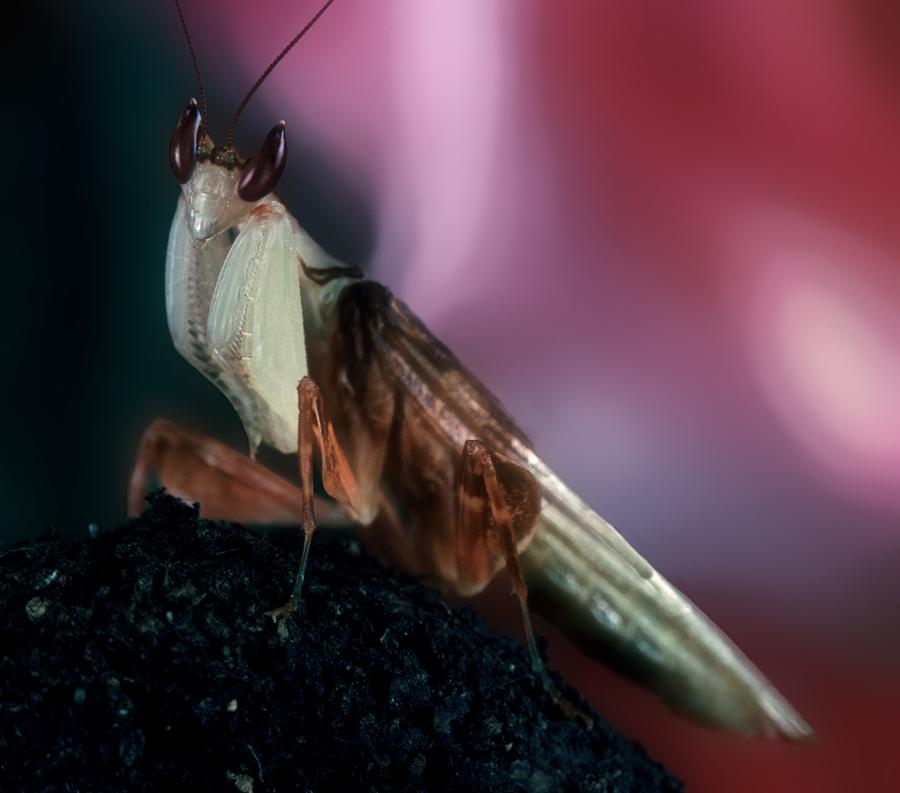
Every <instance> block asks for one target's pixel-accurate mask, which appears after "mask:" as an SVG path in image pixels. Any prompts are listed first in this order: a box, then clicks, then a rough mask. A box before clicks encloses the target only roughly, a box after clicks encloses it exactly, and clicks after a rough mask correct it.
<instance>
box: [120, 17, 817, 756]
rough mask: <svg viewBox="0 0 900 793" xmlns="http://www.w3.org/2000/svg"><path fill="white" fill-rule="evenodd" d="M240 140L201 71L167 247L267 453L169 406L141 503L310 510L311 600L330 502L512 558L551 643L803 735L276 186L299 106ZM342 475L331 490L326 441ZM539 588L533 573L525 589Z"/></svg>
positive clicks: (487, 571)
mask: <svg viewBox="0 0 900 793" xmlns="http://www.w3.org/2000/svg"><path fill="white" fill-rule="evenodd" d="M332 2H333V0H328V2H326V3H325V5H324V6H322V8H321V9H319V11H318V13H317V14H316V15H315V16H314V17H313V19H312V20H311V21H310V22H309V23H308V24H307V25H306V26H305V27H304V28H303V29H302V30H301V31H300V33H299V34H298V35H297V36H295V37H294V39H293V40H292V41H291V42H290V43H289V44H288V45H287V46H286V47H285V48H284V50H282V52H281V53H280V54H279V55H278V56H277V57H276V58H275V60H274V61H273V62H272V64H271V65H270V66H269V67H268V68H267V69H266V70H265V72H264V73H263V74H262V76H261V77H260V78H259V80H257V82H256V83H255V84H254V86H253V87H252V88H251V90H250V92H249V93H248V94H247V96H246V97H245V98H244V101H243V102H242V103H241V105H240V107H239V109H238V111H237V113H236V114H235V116H234V118H233V120H232V123H231V126H230V127H229V129H228V132H227V136H226V141H225V144H224V145H223V146H216V145H215V144H214V143H213V140H212V138H211V136H210V133H209V130H208V127H207V120H208V118H207V110H206V100H205V92H204V87H203V82H202V79H201V78H200V70H199V66H198V62H197V58H196V55H195V53H194V48H193V45H192V43H191V39H190V35H189V32H188V28H187V25H186V23H185V19H184V15H183V13H182V9H181V7H180V4H179V2H178V0H176V7H177V10H178V14H179V18H180V20H181V24H182V27H183V29H184V33H185V36H186V39H187V43H188V47H189V49H190V53H191V57H192V60H193V63H194V68H195V72H196V75H197V78H198V83H199V87H200V103H199V104H198V103H197V102H196V101H194V100H191V102H190V104H189V105H188V107H187V109H186V110H185V111H184V113H183V114H182V116H181V118H180V120H179V121H178V124H177V126H176V129H175V132H174V134H173V136H172V140H171V144H170V163H171V166H172V170H173V172H174V174H175V176H176V178H177V179H178V181H179V182H180V183H181V190H182V192H181V196H180V197H179V200H178V207H177V209H176V211H175V217H174V219H173V222H172V226H171V231H170V236H169V244H168V251H167V254H166V289H165V293H166V308H167V316H168V324H169V329H170V331H171V335H172V339H173V341H174V344H175V347H176V349H177V350H178V351H179V352H180V353H181V355H182V356H184V357H185V358H186V359H187V360H188V361H189V362H190V363H191V364H192V365H193V366H194V367H195V368H196V369H198V370H199V371H200V372H201V373H202V374H204V375H205V376H206V377H207V378H209V379H210V380H211V381H212V382H213V383H214V384H215V385H216V386H218V388H219V389H220V390H221V391H222V392H223V393H224V394H225V395H226V396H227V397H228V399H229V400H230V401H231V403H232V404H233V406H234V407H235V409H236V410H237V413H238V415H239V416H240V419H241V421H242V423H243V425H244V428H245V430H246V433H247V437H248V440H249V445H250V455H249V456H245V455H242V454H239V453H238V452H236V451H235V450H233V449H231V448H229V447H227V446H225V445H224V444H222V443H220V442H218V441H216V440H214V439H213V438H210V437H207V436H203V435H200V434H199V433H196V432H194V431H192V430H189V429H186V428H183V427H179V426H177V425H175V424H172V423H171V422H167V421H164V420H157V421H156V422H154V423H153V424H152V425H151V426H150V427H149V428H148V429H147V431H146V432H145V434H144V436H143V438H142V440H141V444H140V448H139V451H138V457H137V462H136V464H135V468H134V472H133V474H132V480H131V484H130V492H129V510H130V511H131V512H132V513H135V512H137V511H139V510H140V506H141V502H142V497H143V493H144V490H145V488H146V484H147V479H148V476H149V473H150V471H151V470H152V471H155V473H156V475H157V477H158V479H159V481H160V482H161V483H162V484H164V485H165V486H167V487H168V488H169V489H170V490H171V491H172V492H174V493H175V494H177V495H180V496H181V497H183V498H186V499H189V500H196V501H199V502H200V503H201V505H202V508H203V510H204V513H205V514H206V515H208V516H210V517H223V518H229V519H232V520H238V521H243V522H251V523H279V522H282V523H284V522H298V521H299V522H301V523H302V525H303V528H304V531H305V542H304V547H303V554H302V559H301V561H300V567H299V572H298V574H297V577H296V583H295V586H294V590H293V593H292V594H291V596H290V598H289V600H288V602H287V603H286V604H285V605H284V606H282V607H280V608H278V609H275V610H274V612H273V615H274V616H275V617H277V618H283V617H286V616H287V615H289V614H290V612H291V611H292V610H293V608H294V607H295V605H296V603H297V601H298V599H299V598H300V597H301V593H302V585H303V578H304V572H305V568H306V560H307V557H308V554H309V551H310V543H311V540H312V537H313V532H314V528H315V525H316V516H317V515H318V517H319V519H320V520H323V519H324V521H323V522H332V521H337V520H340V518H341V517H343V518H344V519H348V518H349V519H350V520H352V521H353V522H355V523H356V524H357V525H358V526H359V531H360V534H361V535H362V537H363V539H364V540H365V541H366V542H367V545H368V546H369V547H370V548H372V549H373V550H374V551H375V552H376V553H377V554H378V555H380V556H381V557H382V558H384V559H387V560H388V561H390V562H391V563H392V564H394V565H395V566H397V567H399V568H401V569H402V570H405V571H407V572H411V573H416V574H424V575H427V576H428V577H430V579H431V580H432V581H434V582H435V583H436V584H437V585H438V586H440V587H442V588H443V589H445V590H449V591H452V592H455V593H458V594H461V595H471V594H474V593H476V592H479V591H481V590H482V589H483V588H484V587H485V586H486V585H487V583H488V582H489V581H490V580H491V579H492V578H493V577H494V576H495V575H496V574H497V573H498V572H499V571H500V570H501V569H502V568H504V567H505V568H506V569H507V570H508V572H509V574H510V577H511V579H512V582H513V591H514V593H515V594H516V595H517V597H518V600H519V603H520V606H521V611H522V616H523V619H524V622H525V626H526V636H527V640H528V643H529V648H530V650H531V653H532V657H533V658H536V660H537V663H538V665H539V663H540V662H539V656H538V654H537V650H536V648H535V645H534V639H533V634H532V631H531V627H530V617H529V606H528V603H529V601H528V599H527V596H528V592H529V591H530V593H531V596H532V597H531V601H532V605H533V606H534V608H535V610H536V611H538V612H539V613H543V614H544V615H545V616H547V617H548V619H550V620H551V621H552V622H554V623H556V624H557V625H559V626H560V627H561V628H562V629H563V630H564V631H565V632H566V633H568V634H569V635H570V636H571V637H572V638H573V639H574V640H575V641H576V642H577V643H578V644H579V645H580V646H581V647H582V648H584V649H585V650H586V651H587V652H588V653H589V654H591V655H593V656H594V657H597V658H599V659H602V660H604V661H606V662H607V663H609V664H610V665H612V666H613V667H614V668H616V669H618V670H619V671H622V672H624V673H625V674H627V675H628V676H630V677H633V678H635V679H637V680H639V682H641V683H643V684H644V685H646V686H647V687H648V688H650V689H652V690H654V691H655V692H656V693H657V694H659V695H660V696H661V697H662V699H664V700H665V701H666V702H667V703H668V704H669V705H671V706H672V707H674V708H675V709H676V710H678V711H679V712H681V713H683V714H685V715H687V716H689V717H691V718H693V719H694V720H696V721H699V722H701V723H704V724H706V725H708V726H712V727H715V728H719V729H723V730H728V731H733V732H737V733H742V734H745V735H759V736H768V737H782V738H786V739H789V740H804V739H807V738H809V737H810V736H811V734H812V731H811V730H810V728H809V726H808V725H807V724H806V722H805V721H804V720H803V719H802V718H801V717H800V716H799V714H798V713H797V712H796V711H795V710H794V709H793V708H792V707H791V706H790V704H789V703H788V702H787V701H786V700H785V699H784V698H783V697H782V696H781V695H780V694H779V693H778V692H777V691H776V690H775V689H774V687H773V686H772V685H771V684H770V683H769V682H768V681H767V680H766V679H765V678H764V677H763V676H762V674H761V673H760V672H759V671H758V670H757V669H756V668H755V667H754V666H753V665H752V664H751V663H750V662H749V661H748V660H747V659H746V657H745V656H744V655H743V654H742V653H741V652H740V651H739V650H738V649H737V648H736V647H735V646H734V645H733V644H732V643H731V642H730V641H729V640H728V638H727V637H726V636H725V635H724V634H723V633H722V632H721V631H719V630H718V629H717V628H716V627H715V626H714V625H713V624H712V622H711V621H710V620H709V619H708V618H707V617H706V616H705V615H704V614H703V613H702V612H700V610H699V609H697V608H696V607H695V606H694V605H693V604H692V603H691V602H690V601H688V599H687V598H686V597H684V595H682V594H681V593H680V592H678V590H676V589H675V588H674V587H673V586H672V585H671V584H669V583H668V582H667V581H666V580H665V579H664V578H663V577H662V575H660V573H658V572H657V571H656V570H655V569H654V568H653V567H652V566H651V565H650V564H649V563H648V562H647V561H645V560H644V559H643V558H642V557H641V556H640V555H639V554H638V553H637V552H636V551H635V550H634V549H633V548H632V547H631V546H630V545H629V544H628V543H627V542H626V541H625V539H624V538H623V537H622V536H621V535H620V534H619V533H618V532H617V531H616V530H615V529H614V528H613V527H612V526H611V525H610V524H609V523H607V522H606V521H605V520H603V518H601V517H600V516H599V515H598V514H597V513H595V512H594V511H593V510H592V509H591V508H590V507H588V506H587V505H586V504H585V503H584V502H583V501H582V500H581V499H580V498H579V497H578V496H577V495H576V494H575V493H574V492H572V490H570V489H569V488H568V487H567V486H566V484H565V483H564V482H563V481H562V480H561V479H560V478H559V477H558V476H557V475H556V474H554V472H553V471H552V470H551V469H550V468H549V467H548V466H547V465H546V464H545V463H544V462H543V460H542V459H541V458H540V457H539V456H538V455H537V454H536V452H535V451H534V449H533V447H532V444H531V442H530V441H529V440H528V438H527V437H526V435H525V434H524V432H522V430H521V429H519V427H518V426H517V425H516V423H515V422H514V421H513V419H512V418H511V417H510V416H509V415H508V414H507V413H506V411H505V410H504V409H503V407H502V406H501V405H500V403H499V402H498V400H497V399H496V398H495V397H494V396H493V395H492V394H491V393H490V392H489V391H488V390H487V389H486V388H485V387H484V386H482V385H481V384H480V383H479V382H478V381H477V380H476V379H475V377H474V376H473V375H472V374H470V373H469V372H468V371H467V370H466V369H465V368H464V367H463V366H462V365H461V364H460V363H459V361H458V360H457V359H456V357H455V356H454V355H453V353H452V352H450V350H448V349H447V348H446V347H445V346H444V345H443V344H442V343H441V342H440V341H438V340H437V339H436V338H435V337H434V336H433V335H432V334H431V333H430V332H429V331H428V329H427V328H426V327H425V326H424V325H423V324H422V322H421V321H420V320H419V319H418V318H417V317H416V316H415V315H414V314H413V313H412V312H411V311H410V310H409V309H408V308H407V307H406V306H405V305H403V304H402V303H401V302H399V301H398V300H396V299H395V298H394V297H393V296H392V295H391V293H390V292H389V291H388V289H387V288H386V287H384V286H382V285H381V284H378V283H376V282H374V281H370V280H366V279H365V278H363V277H362V273H361V272H360V271H359V270H358V269H357V268H356V267H353V266H350V265H347V264H344V263H342V262H339V261H337V260H335V259H333V258H332V257H331V256H329V255H328V254H327V253H326V252H325V251H323V250H322V249H321V248H320V247H319V246H318V245H317V244H316V242H315V241H314V240H313V239H312V238H311V237H310V236H309V234H307V232H306V231H304V229H303V228H302V227H301V226H300V224H299V223H298V222H297V220H296V219H295V218H294V217H293V216H292V215H291V214H290V212H288V210H287V209H286V208H285V207H284V205H283V204H281V203H280V202H279V201H278V199H277V198H276V197H275V195H274V194H273V193H272V190H273V189H274V188H275V186H276V184H277V183H278V180H279V178H280V177H281V175H282V173H283V171H284V168H285V163H286V157H287V138H286V127H285V124H284V122H279V124H277V125H276V126H275V127H274V128H273V129H272V130H271V131H270V132H269V133H268V135H267V136H266V137H265V139H264V141H263V144H262V146H261V148H260V149H259V152H258V153H257V154H256V156H254V157H253V158H250V159H248V160H244V159H242V158H241V157H240V156H239V154H238V152H237V150H236V148H235V146H234V140H233V135H234V127H235V124H236V123H237V120H238V118H239V117H240V115H241V112H242V111H243V109H244V107H245V106H246V104H247V102H248V101H249V100H250V98H251V97H252V95H253V94H254V92H255V91H256V89H257V88H258V87H259V85H260V84H261V83H262V81H263V80H264V79H265V77H266V76H268V74H269V73H270V72H271V70H272V69H273V68H274V67H275V66H276V65H277V64H278V63H279V62H280V60H281V59H282V58H283V57H284V56H285V55H286V54H287V52H288V51H289V50H290V49H291V48H292V47H293V46H294V45H295V44H296V43H297V41H299V39H300V38H302V37H303V36H304V35H305V34H306V32H307V31H308V30H309V29H310V28H311V27H312V25H313V24H314V23H315V22H316V21H317V20H318V19H319V17H321V16H322V14H323V13H324V12H325V10H326V9H327V8H328V7H329V6H330V5H331V3H332ZM263 443H264V444H267V445H269V446H271V447H273V448H275V449H277V450H278V451H280V452H284V453H288V454H292V455H293V454H296V455H297V458H298V464H299V475H300V487H299V488H297V487H295V486H293V485H292V484H290V483H289V482H287V481H286V480H285V479H282V478H281V477H279V476H277V475H276V474H274V473H273V472H271V471H270V470H269V469H267V468H265V467H264V466H262V465H261V464H259V463H258V462H256V460H255V452H256V450H257V448H258V447H259V446H260V444H263ZM315 451H318V454H319V458H320V461H321V470H322V479H323V485H324V488H325V491H326V492H327V493H328V494H329V495H330V496H331V497H332V498H333V499H334V501H335V502H337V504H336V505H335V504H334V503H331V504H329V503H328V502H326V501H324V500H322V499H320V498H318V497H317V496H315V495H314V494H313V485H312V471H313V456H314V452H315ZM526 582H527V584H526Z"/></svg>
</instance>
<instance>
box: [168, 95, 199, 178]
mask: <svg viewBox="0 0 900 793" xmlns="http://www.w3.org/2000/svg"><path fill="white" fill-rule="evenodd" d="M199 135H200V108H198V107H197V100H196V99H191V101H190V102H188V106H187V107H186V108H185V111H184V113H182V114H181V118H179V119H178V123H177V124H176V125H175V131H174V132H173V133H172V139H171V140H170V141H169V165H171V166H172V173H174V174H175V178H176V179H177V180H178V182H179V183H180V184H184V183H185V182H186V181H187V180H188V179H190V178H191V174H192V173H193V172H194V165H195V164H196V162H197V144H198V142H199Z"/></svg>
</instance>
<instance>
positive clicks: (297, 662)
mask: <svg viewBox="0 0 900 793" xmlns="http://www.w3.org/2000/svg"><path fill="white" fill-rule="evenodd" d="M151 502H152V503H151V508H150V509H149V510H148V511H147V512H146V513H145V514H144V515H143V516H142V517H141V518H140V519H139V520H137V521H134V522H132V523H130V524H128V525H127V526H125V527H123V528H121V529H118V530H116V531H113V532H110V533H108V534H103V535H101V536H99V537H97V538H95V539H86V540H84V541H81V542H75V543H69V542H65V541H63V540H61V539H59V538H57V537H54V536H46V537H43V538H42V539H40V540H38V541H36V542H32V543H24V544H20V545H18V546H14V547H11V548H7V549H5V551H3V552H2V555H0V636H2V641H0V643H2V646H3V650H2V655H0V789H2V790H10V791H12V790H14V791H28V790H40V791H57V790H59V791H63V790H65V791H92V792H95V793H96V792H99V791H121V790H133V789H135V790H163V789H169V790H172V789H174V790H185V789H189V790H223V791H251V790H252V791H255V792H256V793H261V791H293V790H330V789H336V788H337V789H343V790H458V791H478V790H484V791H492V793H496V792H497V791H507V790H531V791H544V790H546V791H559V790H595V791H651V790H652V791H658V790H664V791H677V790H681V785H680V783H678V782H676V781H674V780H673V779H671V778H670V777H669V776H667V774H666V773H665V771H664V770H663V769H662V768H660V766H658V765H656V764H655V763H653V762H652V761H650V760H649V759H648V758H647V756H646V755H645V754H644V752H643V751H642V750H641V749H640V748H639V747H638V746H636V745H635V744H634V743H632V742H631V741H629V740H627V739H625V738H623V737H622V736H621V735H619V734H618V733H617V732H615V731H614V730H613V729H612V728H611V727H609V726H608V725H607V724H606V723H605V722H603V721H602V720H601V719H600V718H599V717H597V716H596V715H595V716H594V718H595V721H594V727H593V729H592V730H587V729H585V727H584V726H583V724H582V723H581V722H579V721H577V720H567V719H565V718H564V717H563V716H562V715H561V714H560V712H559V710H558V709H557V707H556V706H555V705H554V704H553V702H552V701H551V700H550V699H549V698H548V697H547V695H546V694H545V693H544V691H543V688H542V687H541V686H540V684H539V683H537V682H536V681H535V680H534V678H533V676H532V675H531V674H530V671H529V664H528V656H527V653H526V652H525V650H524V648H522V647H520V646H519V645H518V644H516V643H515V642H514V641H512V640H511V639H508V638H504V637H502V636H498V635H496V634H495V633H493V632H491V631H490V630H488V629H487V628H486V627H485V626H484V625H483V624H482V622H481V620H480V619H479V618H478V617H477V616H476V615H475V614H474V613H472V612H471V611H469V610H463V611H452V610H451V609H449V608H448V607H447V606H446V605H445V604H444V603H443V602H442V600H441V599H440V597H439V596H437V595H436V594H434V593H433V592H431V591H429V590H428V589H425V588H423V587H421V586H420V585H418V584H417V583H416V582H414V581H412V580H409V579H405V578H400V577H397V576H395V575H393V574H390V573H386V572H384V571H383V570H382V569H381V568H380V567H379V566H378V565H377V564H376V563H375V562H373V561H372V560H371V559H370V558H369V557H368V556H367V555H366V554H365V553H363V552H362V551H361V549H360V546H359V545H358V544H357V543H356V542H355V541H354V540H347V539H343V540H340V539H329V538H328V534H327V533H326V532H324V531H323V532H320V533H319V534H318V535H317V536H316V539H315V541H314V544H313V552H312V554H311V559H310V569H309V572H308V574H307V578H306V588H305V592H304V601H303V605H302V607H301V608H300V610H299V611H298V613H297V614H295V615H294V616H292V617H290V618H289V619H287V620H285V621H283V622H281V623H280V624H279V625H277V626H276V625H275V624H273V622H272V620H271V619H270V618H269V617H268V616H266V613H265V612H266V611H267V610H269V609H271V608H272V607H273V606H274V605H278V604H280V603H281V602H283V601H284V599H285V597H286V594H287V593H288V592H289V591H290V586H291V582H292V577H293V573H294V570H295V565H296V563H297V559H298V552H299V548H300V542H301V538H302V534H301V533H300V532H273V533H270V534H268V535H265V536H260V535H258V534H256V533H253V532H250V531H248V530H246V529H244V528H241V527H239V526H234V525H228V524H218V523H211V522H209V521H206V520H201V519H199V518H198V516H197V511H196V509H193V508H191V507H188V506H186V505H184V504H182V503H181V502H179V501H176V500H175V499H172V498H169V497H167V496H165V495H163V494H157V495H156V496H154V497H152V499H151ZM563 688H564V690H566V691H567V693H568V696H570V698H571V699H572V700H573V701H576V702H580V698H578V695H577V694H575V693H574V692H571V691H569V690H568V689H565V687H563Z"/></svg>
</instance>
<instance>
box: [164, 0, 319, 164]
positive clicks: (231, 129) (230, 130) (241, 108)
mask: <svg viewBox="0 0 900 793" xmlns="http://www.w3.org/2000/svg"><path fill="white" fill-rule="evenodd" d="M333 2H334V0H328V2H326V3H325V5H323V6H322V7H321V8H320V9H319V10H318V11H317V12H316V15H315V16H314V17H313V18H312V19H311V20H309V22H307V23H306V25H305V27H304V28H303V30H301V31H300V32H299V33H298V34H297V35H296V36H294V38H292V39H291V40H290V41H289V42H288V44H287V46H286V47H285V48H284V49H283V50H282V51H281V52H279V53H278V55H276V56H275V60H273V61H272V62H271V63H270V64H269V65H268V66H267V67H266V70H265V71H264V72H263V73H262V74H261V75H260V76H259V79H258V80H257V81H256V82H255V83H253V87H252V88H251V89H250V90H249V91H247V95H246V96H245V97H244V99H243V101H242V102H241V104H240V105H239V106H238V109H237V112H236V113H235V114H234V118H232V119H231V124H230V125H229V126H228V134H227V138H226V145H227V146H228V147H230V148H233V147H234V128H235V126H236V125H237V123H238V119H239V118H240V117H241V113H243V112H244V108H245V107H247V103H248V102H249V101H250V99H251V98H252V97H253V94H255V93H256V89H257V88H259V87H260V86H261V85H262V84H263V81H264V80H265V79H266V78H267V77H268V76H269V75H270V74H271V73H272V70H273V69H274V68H275V67H276V66H277V65H278V64H279V63H280V62H281V59H282V58H284V56H285V55H287V54H288V53H289V52H290V51H291V50H292V49H293V47H294V45H295V44H296V43H297V42H298V41H300V39H302V38H303V37H304V36H305V35H306V33H307V31H308V30H309V29H310V28H311V27H312V26H313V25H315V24H316V22H318V21H319V17H320V16H322V14H324V13H325V12H326V11H327V10H328V6H330V5H331V4H332V3H333ZM175 3H176V5H177V4H178V0H175ZM178 13H179V14H180V13H181V7H180V6H179V9H178ZM183 23H184V19H183V18H182V24H183ZM185 33H187V28H185ZM188 44H190V39H188ZM193 52H194V51H193V49H192V50H191V54H193ZM194 63H195V64H196V60H195V61H194ZM197 75H198V78H199V75H200V71H199V69H198V70H197ZM200 95H201V97H202V95H203V88H202V84H201V89H200ZM201 107H202V108H203V117H204V118H205V117H206V109H205V108H206V106H205V105H203V104H202V100H201Z"/></svg>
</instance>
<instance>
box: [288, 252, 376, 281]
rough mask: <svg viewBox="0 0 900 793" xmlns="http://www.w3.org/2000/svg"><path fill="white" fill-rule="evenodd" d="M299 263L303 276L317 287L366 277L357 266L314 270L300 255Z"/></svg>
mask: <svg viewBox="0 0 900 793" xmlns="http://www.w3.org/2000/svg"><path fill="white" fill-rule="evenodd" d="M297 261H298V262H299V263H300V269H301V270H303V274H304V275H305V276H306V277H307V278H309V280H310V281H312V282H313V283H314V284H315V285H316V286H324V285H325V284H327V283H328V282H329V281H333V280H334V279H335V278H362V277H363V276H364V273H363V271H362V270H360V269H359V267H356V266H355V265H348V266H346V267H322V268H319V269H313V268H312V267H310V266H309V265H308V264H307V263H306V261H305V260H304V258H303V257H302V256H301V255H300V254H297Z"/></svg>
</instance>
